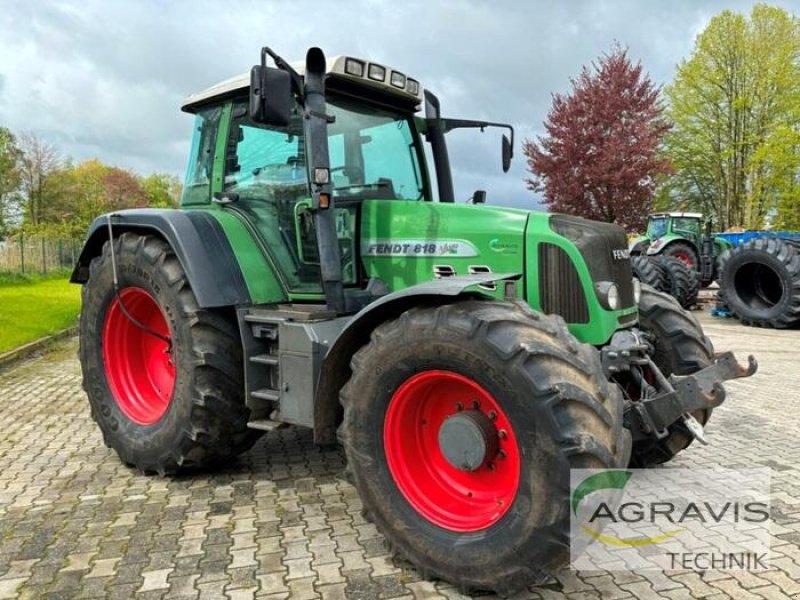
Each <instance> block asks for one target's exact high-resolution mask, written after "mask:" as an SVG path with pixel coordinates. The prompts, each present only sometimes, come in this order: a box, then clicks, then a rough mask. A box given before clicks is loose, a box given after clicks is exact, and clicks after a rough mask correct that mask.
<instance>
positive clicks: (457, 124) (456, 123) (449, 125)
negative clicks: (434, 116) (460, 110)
mask: <svg viewBox="0 0 800 600" xmlns="http://www.w3.org/2000/svg"><path fill="white" fill-rule="evenodd" d="M442 123H443V124H444V127H443V129H444V132H445V133H448V132H450V131H452V130H453V129H465V128H471V129H480V130H481V131H483V130H484V129H485V128H486V127H499V128H501V129H508V133H509V141H510V142H511V157H512V158H513V156H514V128H513V127H512V126H511V125H509V124H508V123H495V122H493V121H473V120H471V119H442Z"/></svg>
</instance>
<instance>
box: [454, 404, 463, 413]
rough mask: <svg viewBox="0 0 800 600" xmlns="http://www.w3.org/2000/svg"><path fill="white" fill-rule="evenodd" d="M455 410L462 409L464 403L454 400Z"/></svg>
mask: <svg viewBox="0 0 800 600" xmlns="http://www.w3.org/2000/svg"><path fill="white" fill-rule="evenodd" d="M456 410H457V411H459V412H460V411H462V410H464V405H463V404H462V403H461V402H456Z"/></svg>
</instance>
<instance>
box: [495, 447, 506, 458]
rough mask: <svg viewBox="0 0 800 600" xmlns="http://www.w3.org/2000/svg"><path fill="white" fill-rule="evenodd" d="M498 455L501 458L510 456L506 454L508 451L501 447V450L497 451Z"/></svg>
mask: <svg viewBox="0 0 800 600" xmlns="http://www.w3.org/2000/svg"><path fill="white" fill-rule="evenodd" d="M497 456H499V457H500V458H505V457H506V456H508V455H507V454H506V451H505V450H503V449H502V448H500V450H498V451H497Z"/></svg>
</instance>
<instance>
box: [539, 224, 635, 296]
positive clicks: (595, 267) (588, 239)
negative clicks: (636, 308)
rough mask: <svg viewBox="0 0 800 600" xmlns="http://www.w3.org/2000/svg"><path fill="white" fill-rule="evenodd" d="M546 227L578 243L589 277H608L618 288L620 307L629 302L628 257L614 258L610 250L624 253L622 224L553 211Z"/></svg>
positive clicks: (630, 287) (631, 288) (629, 270)
mask: <svg viewBox="0 0 800 600" xmlns="http://www.w3.org/2000/svg"><path fill="white" fill-rule="evenodd" d="M550 227H551V229H552V230H553V231H555V232H556V233H558V234H560V235H563V236H564V237H566V238H567V239H569V240H570V241H571V242H572V243H573V244H575V245H576V246H577V247H578V250H579V251H580V253H581V256H583V260H584V261H586V266H587V268H588V269H589V273H590V275H591V276H592V281H594V282H598V281H611V282H613V283H616V284H617V287H618V288H619V299H620V308H628V307H630V306H633V305H634V304H635V303H634V300H633V271H631V261H630V259H628V258H621V259H620V258H615V257H614V251H615V250H617V251H620V250H621V251H623V252H625V253H626V254H627V252H626V249H627V247H628V239H627V237H626V236H625V230H624V229H622V227H619V226H617V225H613V224H612V223H601V222H599V221H589V220H587V219H581V218H580V217H570V216H566V215H553V216H552V217H550Z"/></svg>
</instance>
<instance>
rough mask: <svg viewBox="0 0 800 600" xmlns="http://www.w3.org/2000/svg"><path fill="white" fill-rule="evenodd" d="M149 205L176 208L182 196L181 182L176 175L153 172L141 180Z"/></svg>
mask: <svg viewBox="0 0 800 600" xmlns="http://www.w3.org/2000/svg"><path fill="white" fill-rule="evenodd" d="M141 184H142V187H143V188H144V191H145V194H147V200H148V206H150V207H152V208H175V207H177V206H178V204H179V202H180V198H181V187H182V186H181V182H180V179H178V178H177V177H176V176H175V175H170V174H168V173H153V174H152V175H148V176H147V177H143V178H142V180H141Z"/></svg>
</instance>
